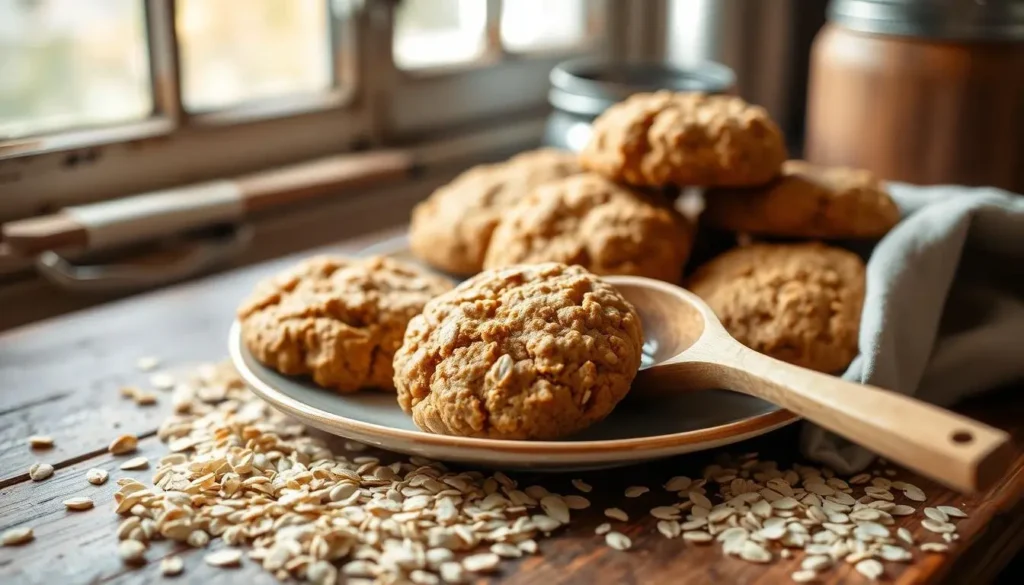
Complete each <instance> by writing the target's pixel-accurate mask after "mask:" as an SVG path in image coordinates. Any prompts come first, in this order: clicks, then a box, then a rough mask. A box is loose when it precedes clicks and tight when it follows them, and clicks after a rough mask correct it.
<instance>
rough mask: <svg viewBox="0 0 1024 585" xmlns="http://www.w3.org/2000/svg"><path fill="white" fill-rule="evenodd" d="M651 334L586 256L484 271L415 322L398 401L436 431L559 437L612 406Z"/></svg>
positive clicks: (399, 360)
mask: <svg viewBox="0 0 1024 585" xmlns="http://www.w3.org/2000/svg"><path fill="white" fill-rule="evenodd" d="M642 345H643V332H642V330H641V326H640V318H639V316H638V315H637V313H636V311H635V310H634V308H633V306H632V305H630V304H629V303H628V302H627V301H626V300H625V299H624V298H623V297H622V295H620V294H619V293H618V292H617V291H616V290H615V289H614V288H612V287H611V286H610V285H608V284H606V283H604V282H602V281H601V280H600V279H599V278H598V277H596V276H594V275H593V274H591V273H589V272H587V271H586V270H584V269H582V268H580V267H579V266H565V265H564V264H556V263H547V264H536V265H522V266H515V267H510V268H503V269H499V270H491V271H485V272H482V273H480V274H478V275H477V276H475V277H473V278H471V279H469V280H467V281H465V282H463V283H462V284H460V285H459V286H457V287H456V288H455V289H453V290H452V291H450V292H448V293H445V294H443V295H441V296H439V297H437V298H435V299H434V300H432V301H430V302H429V303H427V306H426V307H425V308H424V309H423V314H421V315H419V316H417V317H414V318H413V320H412V321H411V322H410V323H409V328H408V330H406V333H405V341H404V343H403V344H402V347H401V348H400V349H399V350H398V353H396V354H395V364H394V365H395V386H396V387H397V388H398V402H399V404H401V406H402V409H403V410H405V411H406V412H409V413H411V414H412V417H413V421H415V423H416V425H417V426H419V427H420V428H421V429H424V430H426V431H429V432H432V433H439V434H445V435H461V436H467V437H491V438H496V439H554V438H557V437H562V436H565V435H570V434H572V433H575V432H577V431H579V430H581V429H583V428H585V427H587V426H588V425H590V424H593V423H595V422H597V421H599V420H601V419H603V418H604V417H605V416H607V415H608V413H610V412H611V411H612V409H613V408H614V407H615V405H616V404H617V403H618V402H619V400H621V399H622V397H623V396H625V395H626V392H628V391H629V385H630V383H631V382H632V381H633V377H634V376H635V375H636V372H637V369H638V368H639V367H640V354H641V347H642Z"/></svg>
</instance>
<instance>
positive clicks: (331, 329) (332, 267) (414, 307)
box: [238, 256, 452, 392]
mask: <svg viewBox="0 0 1024 585" xmlns="http://www.w3.org/2000/svg"><path fill="white" fill-rule="evenodd" d="M451 287H452V284H451V283H450V282H449V281H448V280H446V279H444V278H441V277H439V276H436V275H433V274H429V273H427V272H425V271H424V270H422V269H420V268H418V267H416V266H413V265H411V264H408V263H405V262H400V261H398V260H394V259H391V258H386V257H379V256H377V257H372V258H341V257H329V256H318V257H314V258H310V259H308V260H305V261H303V262H302V263H300V264H299V265H298V266H296V267H294V268H292V269H290V270H288V271H287V272H284V273H282V274H279V275H277V276H275V277H273V278H270V279H267V280H265V281H263V282H261V283H260V284H259V285H257V287H256V290H255V291H254V292H253V294H252V295H251V296H250V297H249V298H248V299H247V300H246V301H245V302H244V303H243V304H242V306H241V307H240V308H239V309H238V318H239V320H240V321H241V324H242V341H243V343H245V346H246V347H247V348H248V349H249V351H250V352H252V354H253V356H254V357H255V358H256V359H258V360H259V361H260V362H261V363H263V364H266V365H267V366H269V367H271V368H273V369H275V370H277V371H278V372H281V373H282V374H287V375H310V376H312V378H313V381H314V382H316V383H317V384H318V385H320V386H323V387H325V388H333V389H335V390H337V391H338V392H354V391H356V390H358V389H360V388H380V389H393V388H394V385H393V382H392V380H393V372H392V370H391V361H392V358H393V357H394V355H395V350H397V349H398V346H399V345H401V343H402V335H404V334H405V326H406V325H407V324H408V323H409V319H412V317H413V316H414V315H417V314H419V312H420V311H421V310H422V309H423V305H424V304H426V302H427V301H428V300H429V299H431V298H432V297H434V296H436V295H438V294H440V293H442V292H445V291H447V290H449V289H450V288H451Z"/></svg>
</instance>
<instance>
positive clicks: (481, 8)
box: [392, 0, 487, 69]
mask: <svg viewBox="0 0 1024 585" xmlns="http://www.w3.org/2000/svg"><path fill="white" fill-rule="evenodd" d="M486 32H487V2H486V0H403V1H402V2H401V3H400V4H399V5H398V9H397V11H396V12H395V35H394V40H393V48H392V51H393V52H394V58H395V64H396V65H398V67H400V68H402V69H421V68H424V67H436V66H439V65H451V64H457V63H465V62H468V61H474V60H476V59H477V58H479V57H480V56H482V55H483V54H484V51H485V50H486V49H487V36H486Z"/></svg>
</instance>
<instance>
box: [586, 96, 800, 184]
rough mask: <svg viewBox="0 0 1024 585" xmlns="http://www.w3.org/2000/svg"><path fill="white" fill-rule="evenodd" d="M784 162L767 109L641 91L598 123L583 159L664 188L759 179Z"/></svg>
mask: <svg viewBox="0 0 1024 585" xmlns="http://www.w3.org/2000/svg"><path fill="white" fill-rule="evenodd" d="M785 160H786V146H785V143H784V141H783V137H782V131H781V130H779V127H778V126H776V125H775V122H773V121H772V120H771V118H770V117H769V116H768V113H767V112H766V111H765V110H764V108H761V107H758V106H752V105H750V104H748V103H746V102H744V101H743V100H742V99H740V98H738V97H735V96H729V95H706V94H702V93H674V92H670V91H659V92H655V93H640V94H636V95H633V96H631V97H629V98H627V99H626V100H625V101H622V102H620V103H618V104H615V105H614V106H612V107H610V108H608V110H606V111H605V112H604V113H603V114H601V115H600V116H599V117H598V118H597V120H595V121H594V124H593V132H592V134H591V137H590V141H589V142H588V143H587V146H586V147H585V148H584V149H583V152H582V153H581V156H580V161H581V163H582V164H583V166H584V168H587V169H589V170H592V171H596V172H598V173H601V174H602V175H604V176H606V177H608V178H610V179H613V180H615V181H618V182H624V183H629V184H632V185H640V186H650V187H660V186H664V185H678V186H688V185H698V186H705V187H727V186H728V187H738V186H748V185H761V184H764V183H767V182H768V181H770V180H771V179H773V178H774V177H775V176H776V175H778V174H779V168H780V167H781V166H782V163H783V161H785Z"/></svg>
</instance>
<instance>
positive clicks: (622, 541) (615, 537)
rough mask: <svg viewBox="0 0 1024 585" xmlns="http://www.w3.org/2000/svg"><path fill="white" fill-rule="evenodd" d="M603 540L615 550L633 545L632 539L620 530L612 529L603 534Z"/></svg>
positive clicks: (625, 548) (626, 548) (627, 548)
mask: <svg viewBox="0 0 1024 585" xmlns="http://www.w3.org/2000/svg"><path fill="white" fill-rule="evenodd" d="M604 541H605V543H606V544H607V545H608V546H610V547H612V548H614V549H615V550H629V549H630V548H631V547H632V546H633V541H632V540H630V539H629V537H628V536H626V535H625V534H623V533H621V532H615V531H612V532H609V533H608V534H605V535H604Z"/></svg>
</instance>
